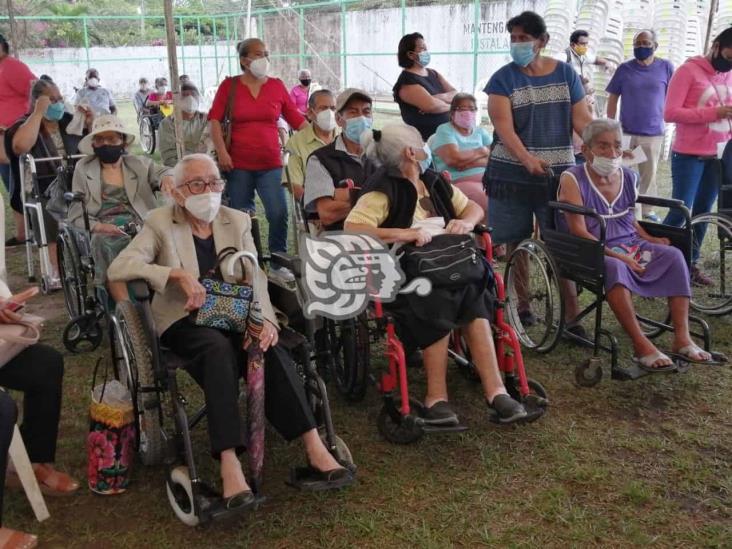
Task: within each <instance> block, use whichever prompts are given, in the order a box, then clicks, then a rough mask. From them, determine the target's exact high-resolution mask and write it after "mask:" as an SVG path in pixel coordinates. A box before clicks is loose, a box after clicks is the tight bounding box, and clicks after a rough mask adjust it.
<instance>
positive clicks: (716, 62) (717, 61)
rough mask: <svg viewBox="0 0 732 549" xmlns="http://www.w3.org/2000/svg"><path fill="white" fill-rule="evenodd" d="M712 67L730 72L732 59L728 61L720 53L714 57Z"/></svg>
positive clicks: (718, 70)
mask: <svg viewBox="0 0 732 549" xmlns="http://www.w3.org/2000/svg"><path fill="white" fill-rule="evenodd" d="M712 67H714V70H715V71H717V72H729V71H730V70H732V61H728V60H727V59H725V58H724V57H722V56H721V55H719V54H718V55H717V56H716V57H712Z"/></svg>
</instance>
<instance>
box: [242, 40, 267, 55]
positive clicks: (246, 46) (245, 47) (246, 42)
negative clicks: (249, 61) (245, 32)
mask: <svg viewBox="0 0 732 549" xmlns="http://www.w3.org/2000/svg"><path fill="white" fill-rule="evenodd" d="M254 44H262V45H264V41H263V40H262V39H261V38H247V39H245V40H242V41H241V42H239V43H238V44H237V45H236V51H237V52H238V53H239V57H246V56H247V55H249V48H251V47H252V46H253V45H254Z"/></svg>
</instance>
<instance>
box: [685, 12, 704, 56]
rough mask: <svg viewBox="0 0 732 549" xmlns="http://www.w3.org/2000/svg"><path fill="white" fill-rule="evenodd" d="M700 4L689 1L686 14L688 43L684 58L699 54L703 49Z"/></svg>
mask: <svg viewBox="0 0 732 549" xmlns="http://www.w3.org/2000/svg"><path fill="white" fill-rule="evenodd" d="M698 8H699V6H698V4H697V3H695V2H689V5H688V6H687V9H688V10H689V13H688V15H687V16H686V43H685V48H684V59H688V58H689V57H694V56H695V55H699V54H700V53H701V51H702V43H701V40H702V38H701V36H702V35H701V32H700V29H701V21H700V18H699V10H698Z"/></svg>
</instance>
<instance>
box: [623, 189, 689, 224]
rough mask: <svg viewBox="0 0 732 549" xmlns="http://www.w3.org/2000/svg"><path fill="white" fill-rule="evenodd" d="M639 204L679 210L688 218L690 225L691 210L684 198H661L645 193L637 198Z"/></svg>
mask: <svg viewBox="0 0 732 549" xmlns="http://www.w3.org/2000/svg"><path fill="white" fill-rule="evenodd" d="M636 202H637V203H638V204H647V205H649V206H659V207H661V208H668V209H669V210H679V211H680V212H681V215H682V216H683V217H684V219H685V220H686V224H687V225H689V224H690V222H691V212H689V208H687V207H686V205H685V204H684V202H683V200H677V199H675V198H659V197H657V196H648V195H645V194H642V195H639V196H638V198H637V199H636Z"/></svg>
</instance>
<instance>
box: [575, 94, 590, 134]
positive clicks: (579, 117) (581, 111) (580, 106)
mask: <svg viewBox="0 0 732 549" xmlns="http://www.w3.org/2000/svg"><path fill="white" fill-rule="evenodd" d="M590 122H592V114H591V113H590V109H589V108H588V106H587V102H586V101H577V102H576V103H575V104H574V105H572V129H574V131H576V132H577V135H582V132H583V131H584V130H585V126H587V124H589V123H590Z"/></svg>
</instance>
